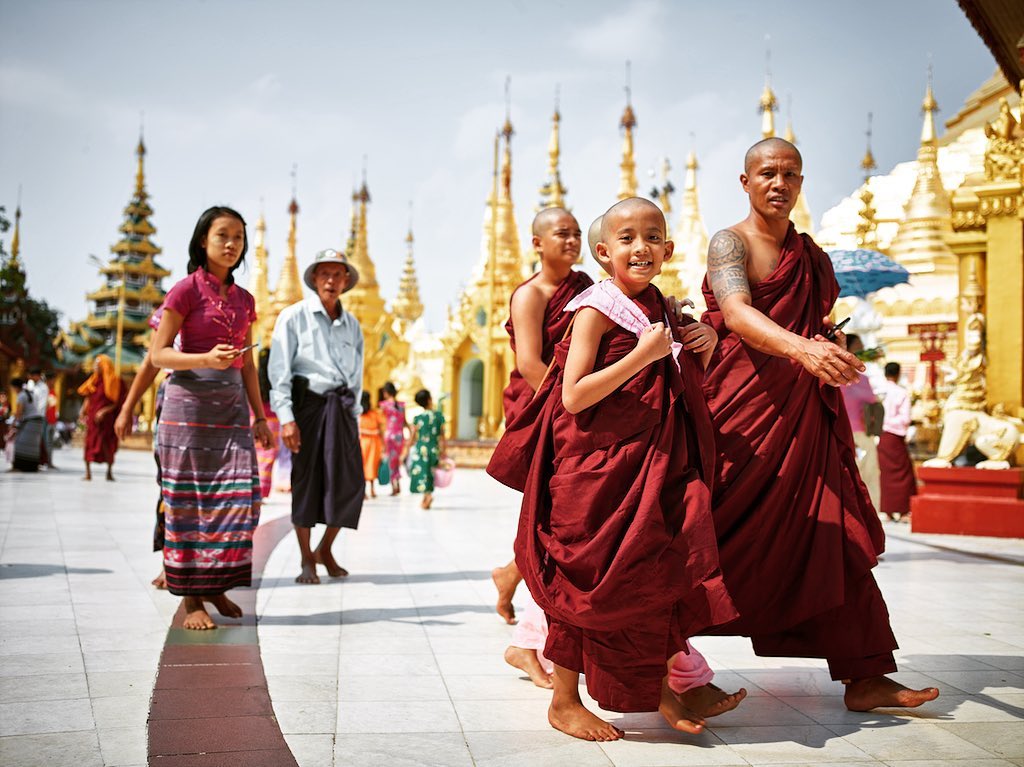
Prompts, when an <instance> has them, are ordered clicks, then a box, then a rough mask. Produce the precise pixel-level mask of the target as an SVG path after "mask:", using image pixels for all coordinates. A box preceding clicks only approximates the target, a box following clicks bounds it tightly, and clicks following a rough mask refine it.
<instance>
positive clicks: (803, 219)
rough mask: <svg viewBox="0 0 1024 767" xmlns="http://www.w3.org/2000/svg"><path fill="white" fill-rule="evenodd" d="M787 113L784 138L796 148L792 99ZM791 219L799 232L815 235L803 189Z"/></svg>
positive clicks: (812, 218)
mask: <svg viewBox="0 0 1024 767" xmlns="http://www.w3.org/2000/svg"><path fill="white" fill-rule="evenodd" d="M786 111H787V112H788V116H787V118H786V134H785V136H784V137H783V138H785V139H786V141H788V142H789V143H790V144H792V145H793V146H796V135H794V133H793V116H792V115H793V103H792V99H789V108H788V109H787V110H786ZM789 219H790V220H791V221H792V222H793V226H795V227H796V230H797V231H798V232H804V233H806V234H811V235H813V234H814V217H813V216H811V209H810V207H809V206H808V205H807V197H806V195H804V193H803V190H802V189H801V190H800V194H799V195H797V198H796V204H795V205H794V206H793V210H792V212H791V213H790V214H789Z"/></svg>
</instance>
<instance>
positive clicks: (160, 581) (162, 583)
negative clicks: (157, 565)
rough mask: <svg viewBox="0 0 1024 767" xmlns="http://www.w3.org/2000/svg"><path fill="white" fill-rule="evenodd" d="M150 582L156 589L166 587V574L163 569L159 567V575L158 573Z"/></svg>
mask: <svg viewBox="0 0 1024 767" xmlns="http://www.w3.org/2000/svg"><path fill="white" fill-rule="evenodd" d="M150 583H152V584H153V585H154V586H156V587H157V588H158V589H161V590H162V589H166V588H167V576H166V575H165V574H164V571H163V570H162V569H161V570H160V575H158V576H157V577H156V578H154V579H153V580H151V581H150Z"/></svg>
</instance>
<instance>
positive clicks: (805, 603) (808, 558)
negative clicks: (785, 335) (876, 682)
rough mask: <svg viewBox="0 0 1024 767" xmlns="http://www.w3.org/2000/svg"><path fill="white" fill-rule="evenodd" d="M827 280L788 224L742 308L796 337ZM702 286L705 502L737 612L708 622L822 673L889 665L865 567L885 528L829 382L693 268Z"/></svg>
mask: <svg viewBox="0 0 1024 767" xmlns="http://www.w3.org/2000/svg"><path fill="white" fill-rule="evenodd" d="M838 294H839V286H838V284H837V283H836V279H835V274H834V272H833V270H832V264H831V261H830V260H829V257H828V256H827V255H826V254H825V253H824V252H823V251H822V250H821V249H820V248H819V247H818V246H817V245H816V244H815V243H814V241H813V240H812V239H811V238H810V237H808V236H807V235H802V234H797V232H796V230H795V229H794V227H793V226H792V225H790V228H789V233H788V234H787V236H786V240H785V242H784V243H783V246H782V250H781V254H780V260H779V265H778V267H777V268H776V269H775V271H774V272H772V274H771V275H770V276H768V277H767V278H765V279H764V280H762V281H761V282H759V283H757V284H756V285H752V286H751V298H752V303H753V306H754V308H755V309H757V310H758V311H760V312H762V313H763V314H764V315H766V316H767V317H769V318H770V319H771V320H772V321H773V322H775V323H776V324H778V325H779V326H781V327H783V328H785V329H786V330H788V331H791V332H793V333H795V334H797V335H800V336H803V337H805V338H810V337H812V336H814V334H816V333H820V332H822V331H823V327H822V323H823V318H824V317H825V316H826V315H827V314H828V313H829V311H831V309H832V305H833V304H834V303H835V300H836V298H837V297H838ZM704 297H705V299H706V301H707V306H708V310H707V312H705V314H704V316H703V320H702V321H703V322H705V323H707V324H709V325H710V326H711V327H713V328H714V329H715V330H716V331H717V332H718V337H719V343H718V346H717V348H716V349H715V352H714V355H713V357H712V360H711V363H710V365H709V367H708V370H707V375H706V377H705V381H704V391H705V393H706V395H707V401H708V406H709V407H710V409H711V416H712V419H713V421H714V427H715V447H716V449H717V468H716V475H715V481H714V498H713V502H712V506H713V509H714V512H713V513H714V518H715V528H716V530H717V532H718V547H719V553H720V557H721V563H722V572H723V573H724V575H725V583H726V585H727V586H728V588H729V593H730V594H731V596H732V598H733V599H734V601H735V603H736V606H737V608H738V609H739V612H740V618H739V619H738V620H736V621H734V622H733V623H731V624H729V625H728V626H726V627H723V628H719V629H717V630H715V631H714V632H710V633H720V634H743V635H748V636H750V637H751V638H752V639H753V644H754V650H755V652H757V654H759V655H779V656H791V657H820V658H827V659H829V665H830V668H831V669H832V673H833V677H834V678H849V677H854V678H862V677H866V676H874V675H876V674H879V673H888V672H890V671H893V670H895V664H894V663H893V661H892V655H891V652H892V650H894V649H895V648H896V640H895V638H894V637H893V634H892V630H891V628H890V626H889V615H888V611H887V609H886V606H885V602H884V600H883V599H882V595H881V592H880V591H879V589H878V586H877V584H876V583H875V580H874V577H873V576H872V574H871V569H872V568H873V567H874V566H875V564H876V563H877V557H878V555H879V554H880V553H882V551H883V549H884V545H885V538H884V533H883V531H882V526H881V524H880V522H879V521H878V516H877V514H876V513H875V509H874V508H873V507H872V505H871V501H870V499H869V497H868V492H867V488H866V487H865V485H864V483H863V481H861V478H860V475H859V473H858V471H857V461H856V452H855V447H854V442H853V433H852V431H851V429H850V422H849V418H848V417H847V415H846V410H845V408H844V407H843V402H842V394H841V392H840V391H839V389H837V388H835V387H832V386H828V385H825V384H823V383H821V382H820V381H819V380H818V379H817V378H816V377H815V376H813V375H811V374H810V373H808V372H806V371H805V370H804V369H803V368H802V367H801V366H800V365H799V364H797V363H795V362H792V361H790V360H788V359H783V358H780V357H774V356H772V355H769V354H766V353H763V352H759V351H757V350H755V349H753V348H751V347H750V346H747V345H746V344H744V343H743V341H742V340H741V339H740V337H739V336H738V335H736V334H735V333H732V332H731V331H730V330H729V329H728V328H727V327H726V325H725V321H724V318H723V316H722V312H721V309H720V308H719V306H718V303H717V301H716V300H715V297H714V294H713V292H712V291H711V289H710V288H709V286H708V283H707V281H705V284H704Z"/></svg>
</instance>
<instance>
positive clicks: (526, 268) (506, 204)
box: [494, 82, 533, 306]
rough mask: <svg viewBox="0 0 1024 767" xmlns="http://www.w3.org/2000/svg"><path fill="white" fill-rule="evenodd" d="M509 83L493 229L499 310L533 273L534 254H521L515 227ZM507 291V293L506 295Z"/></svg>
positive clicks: (502, 128)
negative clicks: (524, 279) (516, 288)
mask: <svg viewBox="0 0 1024 767" xmlns="http://www.w3.org/2000/svg"><path fill="white" fill-rule="evenodd" d="M508 89H509V83H508V82H506V84H505V98H506V106H505V124H504V125H503V126H502V127H501V138H502V139H503V141H502V145H503V147H504V148H503V149H502V153H501V170H500V172H499V179H500V182H501V183H500V185H499V187H498V202H497V213H498V219H497V222H496V224H497V225H496V226H495V228H494V236H495V238H496V243H495V245H496V248H497V252H496V254H495V255H496V259H495V264H496V270H495V273H494V278H495V283H496V285H497V288H498V296H499V298H498V299H497V300H498V301H499V303H498V304H497V305H499V306H506V305H507V304H508V296H510V295H511V293H512V289H513V288H515V286H516V285H518V284H519V283H520V282H521V281H522V280H523V278H524V277H526V276H528V275H529V274H530V273H531V272H532V256H533V254H532V252H529V253H527V254H525V256H524V254H522V253H521V252H520V250H519V228H518V227H517V226H516V212H515V207H514V206H513V205H512V136H514V135H515V130H514V129H513V128H512V103H511V100H510V97H509V95H508ZM506 291H507V292H506Z"/></svg>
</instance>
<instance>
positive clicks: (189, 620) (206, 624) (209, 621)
mask: <svg viewBox="0 0 1024 767" xmlns="http://www.w3.org/2000/svg"><path fill="white" fill-rule="evenodd" d="M181 603H182V604H183V605H184V606H185V622H184V626H185V628H187V629H192V630H194V631H206V630H207V629H215V628H217V624H216V623H214V622H213V618H211V617H210V614H209V613H208V612H206V607H204V606H203V600H202V598H200V597H183V598H182V600H181Z"/></svg>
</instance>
